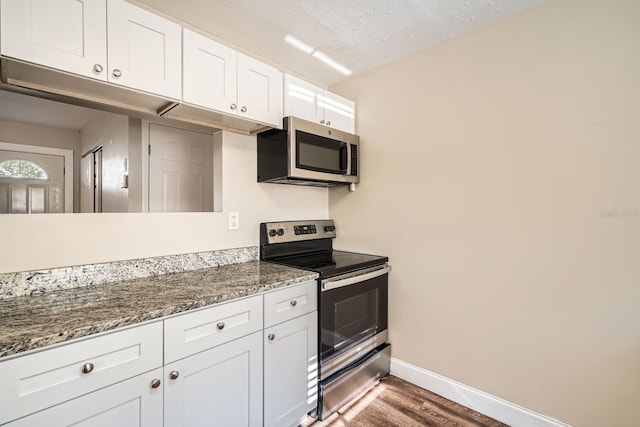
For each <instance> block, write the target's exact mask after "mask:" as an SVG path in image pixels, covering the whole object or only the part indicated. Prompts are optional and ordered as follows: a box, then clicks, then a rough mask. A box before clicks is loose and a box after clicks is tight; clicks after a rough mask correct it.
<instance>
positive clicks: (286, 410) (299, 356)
mask: <svg viewBox="0 0 640 427" xmlns="http://www.w3.org/2000/svg"><path fill="white" fill-rule="evenodd" d="M317 319H318V317H317V312H316V311H313V312H311V313H308V314H306V315H304V316H300V317H297V318H295V319H292V320H289V321H286V322H283V323H280V324H277V325H275V326H271V327H269V328H267V329H265V331H264V340H265V341H264V425H265V426H267V427H271V426H297V425H299V424H300V421H301V419H302V418H304V417H305V415H306V414H307V413H308V412H309V411H311V410H312V409H313V408H315V407H316V404H317V399H318V394H317V391H318V388H317V387H318V381H317V379H318V351H317V349H318V344H317V336H318V333H317V322H318V320H317Z"/></svg>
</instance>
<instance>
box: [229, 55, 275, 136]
mask: <svg viewBox="0 0 640 427" xmlns="http://www.w3.org/2000/svg"><path fill="white" fill-rule="evenodd" d="M238 109H239V111H238V115H239V116H240V117H245V118H247V119H251V120H255V121H258V122H262V123H267V124H270V125H273V126H276V127H282V73H281V72H280V71H278V70H277V69H275V68H274V67H272V66H270V65H267V64H265V63H263V62H260V61H258V60H256V59H253V58H251V57H249V56H247V55H243V54H241V53H238Z"/></svg>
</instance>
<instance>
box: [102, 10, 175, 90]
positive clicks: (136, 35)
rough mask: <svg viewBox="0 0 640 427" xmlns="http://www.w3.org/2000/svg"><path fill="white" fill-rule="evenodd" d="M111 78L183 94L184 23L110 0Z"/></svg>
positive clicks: (108, 23) (136, 85) (109, 77)
mask: <svg viewBox="0 0 640 427" xmlns="http://www.w3.org/2000/svg"><path fill="white" fill-rule="evenodd" d="M107 18H108V20H107V25H108V27H107V28H108V42H109V43H108V46H109V48H108V53H109V73H108V79H109V81H110V82H112V83H116V84H120V85H123V86H127V87H131V88H134V89H140V90H143V91H146V92H150V93H155V94H158V95H163V96H167V97H170V98H174V99H176V100H179V99H181V97H182V96H181V95H182V27H180V25H178V24H176V23H175V22H171V21H169V20H168V19H164V18H163V17H161V16H158V15H155V14H153V13H151V12H148V11H146V10H144V9H141V8H139V7H137V6H134V5H132V4H130V3H127V2H125V1H124V0H109V2H108V4H107Z"/></svg>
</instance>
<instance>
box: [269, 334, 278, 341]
mask: <svg viewBox="0 0 640 427" xmlns="http://www.w3.org/2000/svg"><path fill="white" fill-rule="evenodd" d="M267 338H269V341H273V340H275V339H276V335H275V334H269V335H267Z"/></svg>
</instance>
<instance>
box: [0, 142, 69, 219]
mask: <svg viewBox="0 0 640 427" xmlns="http://www.w3.org/2000/svg"><path fill="white" fill-rule="evenodd" d="M64 164H65V159H64V157H63V156H58V155H50V154H36V153H25V152H20V151H9V150H0V186H1V189H0V213H49V212H51V213H62V212H64V211H65V208H64V205H65V188H64V186H65V169H64Z"/></svg>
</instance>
